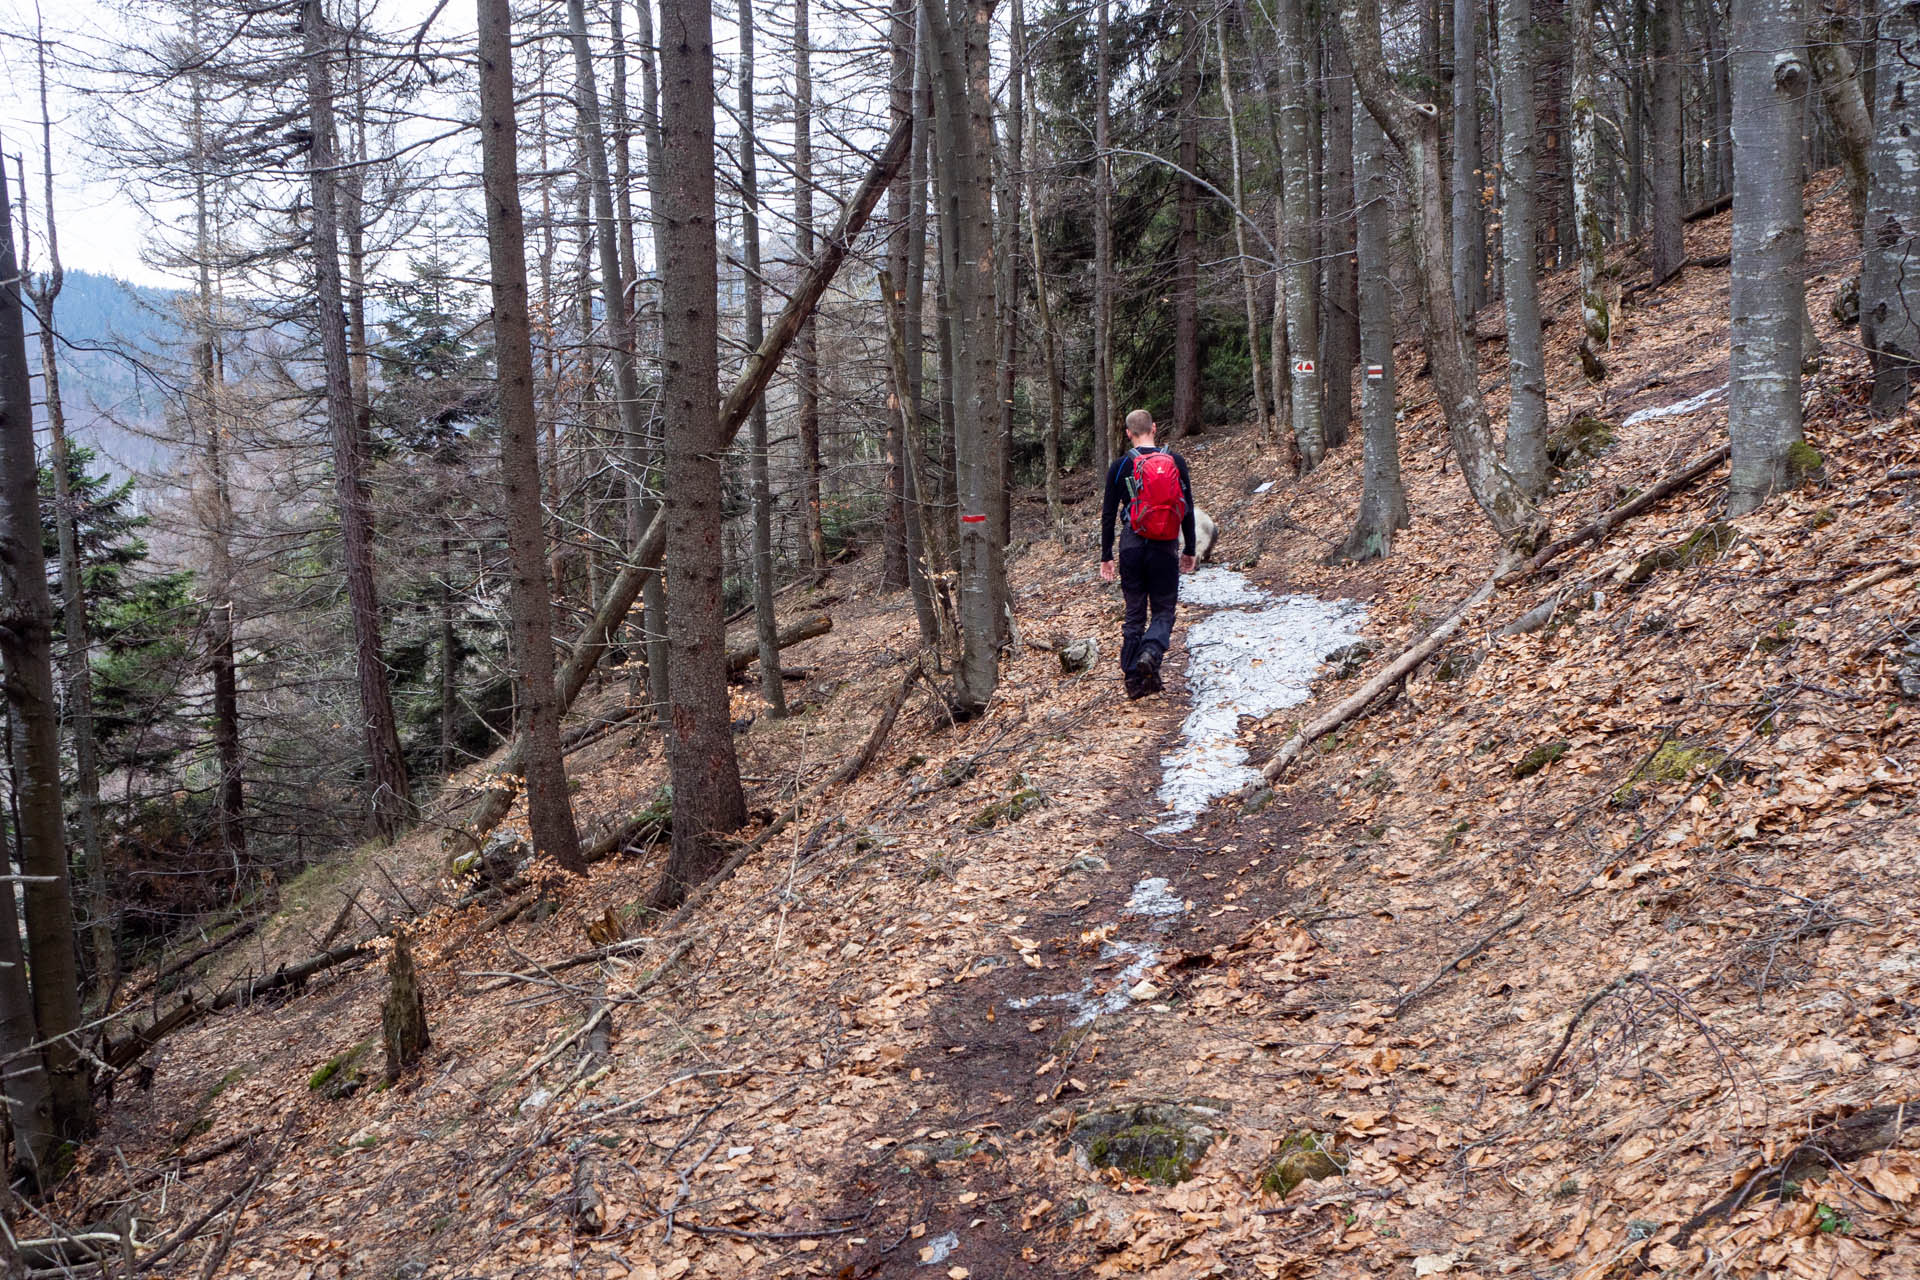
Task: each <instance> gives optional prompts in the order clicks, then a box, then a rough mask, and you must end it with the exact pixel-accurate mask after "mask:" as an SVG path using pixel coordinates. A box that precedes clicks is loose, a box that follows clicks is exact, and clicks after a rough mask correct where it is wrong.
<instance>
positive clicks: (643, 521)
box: [627, 0, 673, 733]
mask: <svg viewBox="0 0 1920 1280" xmlns="http://www.w3.org/2000/svg"><path fill="white" fill-rule="evenodd" d="M634 15H635V19H636V21H635V26H634V37H635V40H636V41H637V44H638V48H639V51H640V132H641V134H642V136H643V137H645V139H646V149H647V199H648V203H649V208H651V204H652V202H653V201H655V200H657V199H658V198H659V191H660V184H661V183H662V182H663V181H664V175H665V173H666V169H667V144H666V139H665V136H664V133H663V130H662V129H661V125H660V62H659V44H658V41H657V40H656V38H655V35H654V23H653V0H634ZM654 248H655V255H654V256H655V259H656V269H657V260H658V257H659V253H658V249H659V244H658V235H657V232H656V237H655V245H654ZM659 434H660V426H659V422H658V420H657V419H655V420H651V421H649V423H648V424H647V427H646V431H645V433H644V439H641V440H637V441H633V442H631V443H632V444H633V447H635V448H636V449H637V450H638V451H639V453H640V455H641V456H642V457H644V458H645V459H646V465H645V468H644V469H642V468H641V467H640V466H637V465H636V466H634V467H633V469H632V470H633V476H634V479H633V481H632V482H631V484H630V489H629V498H630V500H629V502H628V506H627V541H628V542H629V543H631V544H633V545H636V546H637V545H638V544H639V542H640V537H641V534H642V533H643V532H644V531H645V530H646V529H648V528H649V527H651V526H652V524H653V522H654V520H655V519H657V518H658V516H659V514H660V499H659V498H658V497H657V496H656V495H657V493H658V483H657V480H656V483H655V484H654V486H653V492H649V491H648V488H647V485H646V484H644V483H642V481H641V477H642V476H651V477H658V475H659V474H660V465H661V459H662V455H663V454H664V452H665V451H664V448H663V445H664V442H663V441H662V440H661V439H660V438H659ZM670 618H671V606H670V603H669V602H668V600H667V590H666V584H665V583H664V582H662V581H661V578H660V575H659V574H657V573H652V574H648V575H647V578H646V586H645V587H644V588H643V590H642V595H641V628H640V629H641V633H642V635H643V637H644V638H645V643H646V651H647V697H648V698H649V699H650V700H651V701H652V703H653V714H654V719H655V720H656V721H658V722H659V724H660V725H661V727H662V728H663V729H665V730H666V731H667V732H669V733H671V732H672V727H671V726H669V725H668V724H667V703H668V692H667V677H668V673H669V671H670V669H671V668H672V666H673V658H672V655H671V653H670V651H669V649H668V646H667V633H668V632H669V631H670V630H671V629H672V623H671V620H670Z"/></svg>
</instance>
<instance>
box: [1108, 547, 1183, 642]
mask: <svg viewBox="0 0 1920 1280" xmlns="http://www.w3.org/2000/svg"><path fill="white" fill-rule="evenodd" d="M1117 559H1118V560H1119V562H1120V592H1121V594H1122V595H1124V596H1125V597H1126V599H1127V618H1126V621H1125V622H1124V623H1123V624H1121V627H1120V669H1121V670H1122V671H1131V670H1133V664H1134V660H1135V659H1136V658H1138V657H1139V656H1140V655H1141V653H1143V652H1145V651H1146V650H1147V649H1149V648H1151V649H1152V651H1153V653H1154V654H1155V656H1157V657H1164V656H1165V655H1166V652H1167V647H1168V646H1169V645H1171V644H1172V643H1173V608H1174V604H1175V602H1176V601H1178V599H1179V598H1180V542H1179V539H1177V538H1175V539H1171V540H1169V541H1166V542H1149V541H1147V540H1146V539H1145V538H1142V537H1139V536H1138V535H1136V534H1135V533H1134V532H1133V531H1132V530H1131V529H1129V530H1127V531H1126V532H1125V533H1124V534H1122V535H1121V538H1120V552H1119V555H1118V557H1117Z"/></svg>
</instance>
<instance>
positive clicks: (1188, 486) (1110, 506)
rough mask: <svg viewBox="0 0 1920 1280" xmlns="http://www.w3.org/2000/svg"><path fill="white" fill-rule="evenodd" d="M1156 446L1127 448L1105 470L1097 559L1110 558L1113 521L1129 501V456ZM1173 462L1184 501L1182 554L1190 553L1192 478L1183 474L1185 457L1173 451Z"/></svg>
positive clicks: (1169, 451)
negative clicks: (1178, 469)
mask: <svg viewBox="0 0 1920 1280" xmlns="http://www.w3.org/2000/svg"><path fill="white" fill-rule="evenodd" d="M1159 451H1160V446H1158V445H1152V444H1146V445H1141V446H1140V447H1139V448H1137V449H1129V450H1128V451H1127V452H1125V453H1123V454H1121V455H1120V456H1119V457H1118V458H1116V459H1114V462H1113V466H1112V467H1110V468H1108V470H1107V496H1106V501H1105V502H1104V503H1102V504H1101V507H1100V558H1101V559H1102V560H1111V559H1113V521H1114V517H1115V516H1117V515H1119V514H1120V509H1121V508H1122V507H1124V506H1126V505H1127V503H1128V502H1129V501H1131V500H1132V497H1133V495H1132V494H1130V493H1129V492H1128V491H1127V477H1128V476H1130V475H1132V474H1133V455H1134V454H1136V453H1157V452H1159ZM1167 452H1168V453H1170V454H1173V463H1174V465H1175V466H1177V467H1179V468H1180V494H1181V496H1182V497H1184V498H1185V499H1186V500H1187V514H1186V515H1185V516H1183V517H1182V518H1181V520H1180V533H1181V536H1182V537H1183V538H1184V539H1185V545H1186V550H1185V551H1183V552H1182V553H1181V554H1182V555H1189V556H1190V555H1192V554H1193V537H1194V534H1193V478H1192V477H1191V476H1189V475H1188V474H1187V460H1186V459H1185V458H1183V457H1181V456H1180V455H1179V454H1177V453H1174V452H1173V450H1171V449H1168V450H1167Z"/></svg>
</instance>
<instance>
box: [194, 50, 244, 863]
mask: <svg viewBox="0 0 1920 1280" xmlns="http://www.w3.org/2000/svg"><path fill="white" fill-rule="evenodd" d="M192 38H193V41H194V44H195V46H196V47H197V46H198V44H199V41H200V33H199V27H198V25H197V12H196V23H195V26H194V27H193V35H192ZM188 93H189V95H190V106H189V124H188V129H189V139H188V142H189V145H190V146H191V147H192V149H193V152H192V156H191V158H190V162H191V163H192V165H193V210H194V212H193V216H194V260H195V267H196V271H197V275H198V280H197V290H198V291H197V293H196V295H195V300H194V326H195V330H196V332H195V334H194V344H193V366H194V368H193V371H194V385H195V388H196V390H197V392H198V396H197V399H196V400H195V401H194V402H190V403H189V406H188V418H189V421H190V422H192V421H193V420H194V419H195V417H196V416H197V419H198V422H197V424H196V425H197V428H198V431H199V434H200V436H201V438H202V440H203V441H204V442H205V443H204V448H203V452H202V460H203V463H204V465H205V468H206V474H205V476H204V478H203V479H204V484H205V489H204V493H205V495H206V496H205V502H204V505H203V506H202V507H201V519H202V521H203V523H204V531H205V533H206V535H207V544H208V546H207V586H206V598H207V668H208V674H209V675H210V676H211V677H212V679H213V748H214V758H215V760H216V761H217V762H218V764H219V769H220V779H219V785H218V786H217V787H216V788H215V790H214V807H213V825H214V833H215V836H216V838H217V839H218V840H219V842H220V850H221V852H222V853H223V854H225V855H226V856H227V858H229V859H230V860H238V859H239V858H240V857H242V856H243V855H244V854H245V853H246V848H247V829H246V820H245V805H246V793H245V789H244V785H243V782H242V776H241V755H240V685H239V680H238V677H237V674H236V672H235V669H234V640H233V632H234V622H233V597H234V580H233V579H234V575H233V494H232V490H231V489H230V488H229V486H228V480H227V463H226V449H225V439H226V432H227V428H226V423H225V421H224V420H223V418H222V412H223V408H222V403H221V402H222V392H223V390H224V388H223V386H222V385H221V384H222V381H223V379H222V374H221V372H220V367H219V364H218V361H217V355H218V350H219V334H218V331H217V329H216V323H217V319H216V316H215V311H216V308H217V306H218V299H217V297H216V296H215V293H214V287H213V234H212V217H211V210H210V208H209V204H210V201H209V194H208V190H207V185H208V184H207V174H208V169H209V164H208V159H207V155H206V108H205V96H204V94H205V91H204V87H203V77H202V75H201V73H199V72H195V73H194V74H193V75H192V76H190V77H189V86H188ZM196 505H200V504H196Z"/></svg>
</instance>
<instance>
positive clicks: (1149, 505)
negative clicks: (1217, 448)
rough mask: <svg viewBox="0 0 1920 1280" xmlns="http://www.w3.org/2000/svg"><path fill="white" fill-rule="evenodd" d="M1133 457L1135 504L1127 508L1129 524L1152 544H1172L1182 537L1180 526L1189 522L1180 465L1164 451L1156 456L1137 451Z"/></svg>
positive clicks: (1130, 483)
mask: <svg viewBox="0 0 1920 1280" xmlns="http://www.w3.org/2000/svg"><path fill="white" fill-rule="evenodd" d="M1132 457H1133V466H1132V469H1131V470H1130V472H1129V474H1128V476H1127V490H1128V492H1129V493H1131V494H1132V495H1133V501H1132V502H1131V503H1129V504H1128V506H1127V520H1128V522H1129V523H1130V524H1132V525H1133V531H1134V532H1135V533H1137V534H1139V535H1140V536H1141V537H1143V538H1145V539H1147V540H1148V541H1150V542H1171V541H1173V540H1174V539H1175V538H1177V537H1179V536H1180V524H1181V522H1182V521H1184V520H1185V519H1186V518H1187V495H1186V494H1185V493H1184V492H1183V491H1182V490H1181V488H1180V464H1179V463H1178V462H1176V461H1174V458H1173V455H1172V454H1170V453H1168V452H1166V451H1165V450H1164V449H1161V450H1155V451H1154V452H1152V453H1141V452H1139V451H1138V450H1135V451H1134V452H1133V454H1132Z"/></svg>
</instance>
